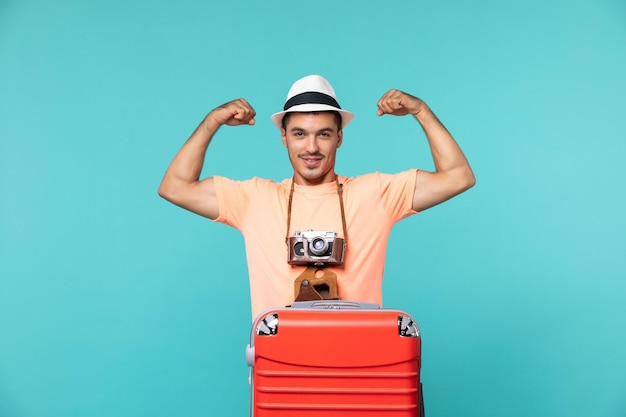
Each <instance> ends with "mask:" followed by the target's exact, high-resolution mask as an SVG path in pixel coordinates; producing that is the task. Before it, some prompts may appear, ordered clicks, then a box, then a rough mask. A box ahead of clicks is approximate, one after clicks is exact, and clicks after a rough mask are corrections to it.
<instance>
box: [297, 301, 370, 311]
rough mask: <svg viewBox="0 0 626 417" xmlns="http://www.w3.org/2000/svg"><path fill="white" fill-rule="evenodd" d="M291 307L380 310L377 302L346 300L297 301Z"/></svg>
mask: <svg viewBox="0 0 626 417" xmlns="http://www.w3.org/2000/svg"><path fill="white" fill-rule="evenodd" d="M290 307H291V308H308V309H311V308H313V309H319V310H379V309H380V306H379V305H378V304H376V303H362V302H358V301H344V300H319V301H295V302H294V303H293V304H291V306H290Z"/></svg>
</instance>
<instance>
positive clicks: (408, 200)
mask: <svg viewBox="0 0 626 417" xmlns="http://www.w3.org/2000/svg"><path fill="white" fill-rule="evenodd" d="M416 178H417V170H416V169H411V170H408V171H404V172H400V173H398V174H381V173H376V174H375V181H376V183H377V184H376V186H377V189H378V192H379V193H380V195H379V198H380V201H381V204H382V206H383V208H384V209H385V211H386V212H387V213H389V215H390V216H391V218H393V219H394V220H395V221H398V220H401V219H403V218H405V217H408V216H410V215H412V214H415V213H417V211H415V210H413V194H414V193H415V181H416Z"/></svg>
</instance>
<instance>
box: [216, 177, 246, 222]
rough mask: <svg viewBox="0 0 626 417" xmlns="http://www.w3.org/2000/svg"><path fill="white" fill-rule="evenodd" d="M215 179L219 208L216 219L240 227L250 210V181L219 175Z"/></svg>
mask: <svg viewBox="0 0 626 417" xmlns="http://www.w3.org/2000/svg"><path fill="white" fill-rule="evenodd" d="M213 181H214V184H215V194H216V196H217V206H218V209H219V214H218V216H217V218H216V219H215V221H216V222H219V223H224V224H226V225H228V226H231V227H234V228H236V229H239V226H240V225H241V222H242V221H243V219H244V218H245V216H246V213H247V211H248V201H249V199H250V195H249V189H250V187H249V186H248V183H249V181H234V180H231V179H228V178H226V177H221V176H217V175H216V176H214V177H213Z"/></svg>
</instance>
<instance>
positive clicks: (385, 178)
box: [343, 169, 417, 188]
mask: <svg viewBox="0 0 626 417" xmlns="http://www.w3.org/2000/svg"><path fill="white" fill-rule="evenodd" d="M416 172H417V170H416V169H409V170H406V171H402V172H398V173H395V174H389V173H385V172H379V171H375V172H370V173H367V174H362V175H357V176H356V177H343V178H345V182H344V184H345V186H346V187H350V188H360V187H366V188H377V187H385V186H387V185H388V184H390V183H393V182H413V181H414V179H415V174H416Z"/></svg>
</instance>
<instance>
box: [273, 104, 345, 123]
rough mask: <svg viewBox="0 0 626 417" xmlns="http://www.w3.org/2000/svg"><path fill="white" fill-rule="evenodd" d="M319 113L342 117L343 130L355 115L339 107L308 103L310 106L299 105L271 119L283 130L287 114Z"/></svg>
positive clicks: (275, 114) (274, 115) (276, 114)
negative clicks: (331, 112) (326, 112)
mask: <svg viewBox="0 0 626 417" xmlns="http://www.w3.org/2000/svg"><path fill="white" fill-rule="evenodd" d="M318 111H336V112H339V114H340V115H341V128H342V129H343V128H344V127H346V126H347V125H348V123H350V122H351V121H352V119H354V114H353V113H351V112H349V111H347V110H343V109H338V108H337V107H333V106H329V105H328V104H317V103H308V104H299V105H297V106H293V107H290V108H289V109H288V110H285V111H281V112H278V113H274V114H273V115H272V117H271V119H272V122H273V123H274V124H275V125H276V127H277V128H279V129H282V128H283V117H285V114H287V113H296V112H297V113H311V112H318Z"/></svg>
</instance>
